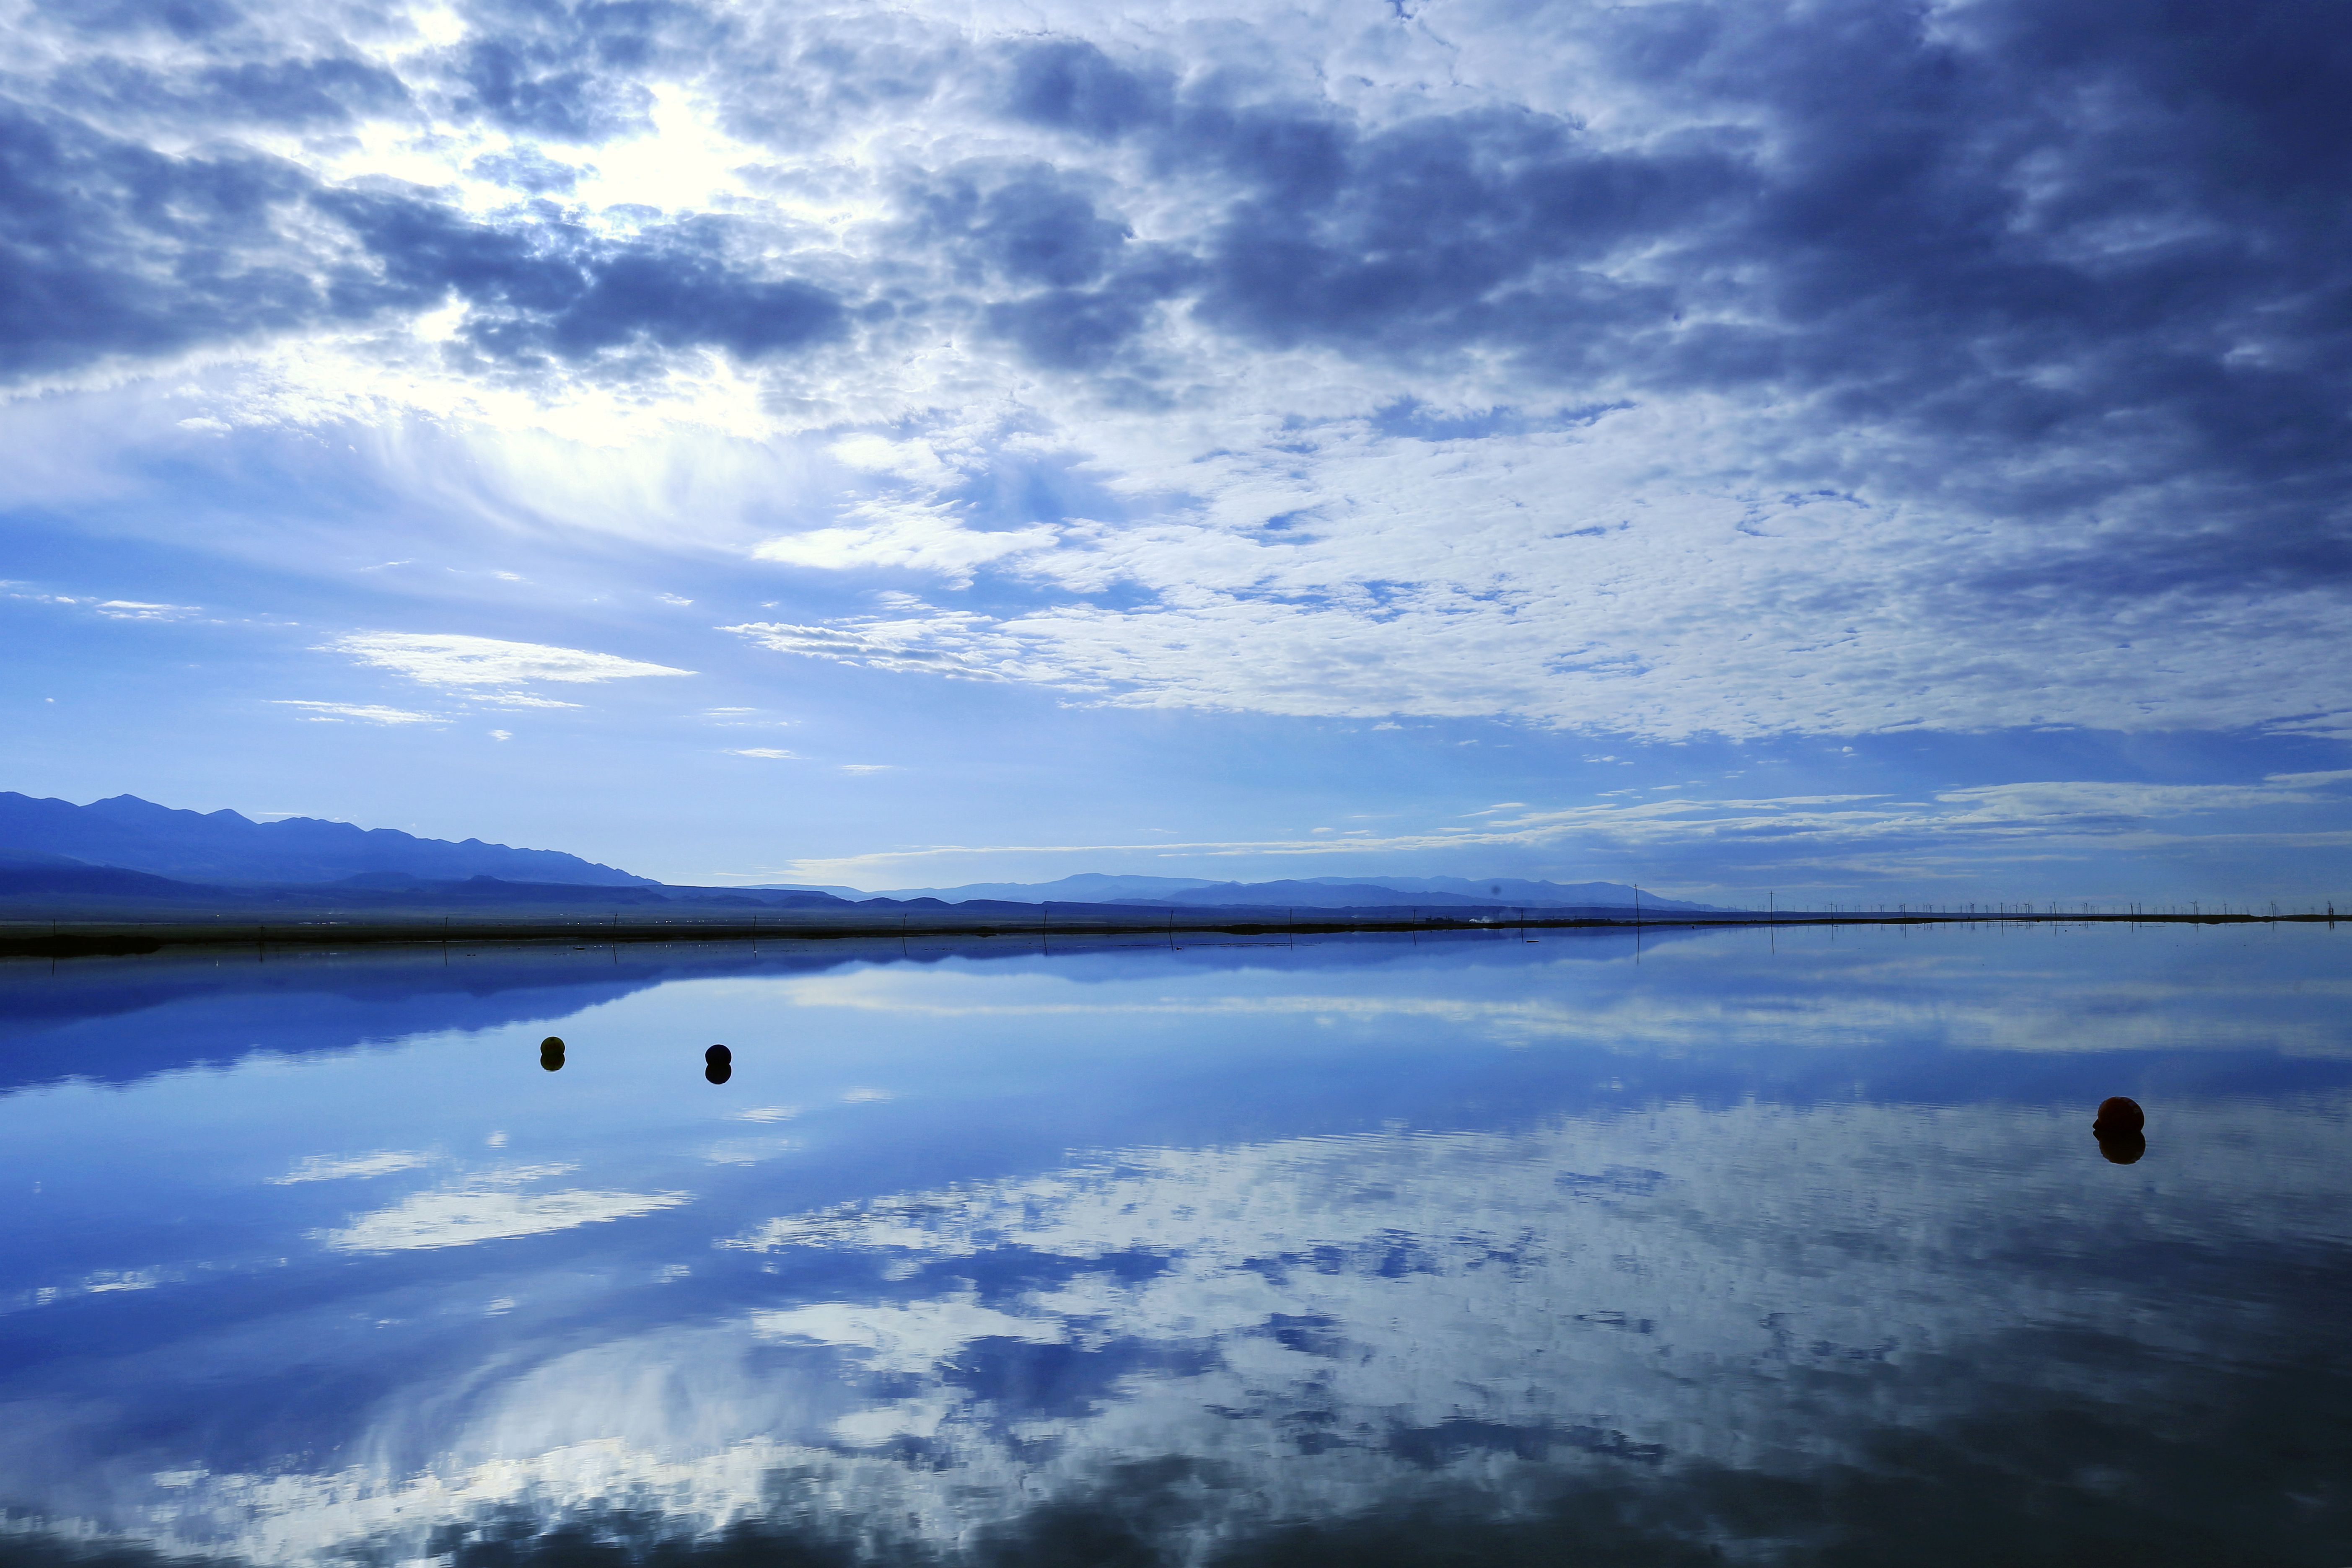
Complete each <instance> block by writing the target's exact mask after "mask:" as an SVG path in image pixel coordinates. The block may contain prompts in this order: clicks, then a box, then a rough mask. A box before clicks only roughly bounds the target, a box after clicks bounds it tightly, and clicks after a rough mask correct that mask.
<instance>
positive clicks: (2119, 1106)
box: [2091, 1094, 2147, 1138]
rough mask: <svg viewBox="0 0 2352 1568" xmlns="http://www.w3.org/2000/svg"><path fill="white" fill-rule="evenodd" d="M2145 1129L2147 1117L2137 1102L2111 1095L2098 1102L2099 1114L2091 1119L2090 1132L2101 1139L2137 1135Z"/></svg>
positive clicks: (2119, 1095)
mask: <svg viewBox="0 0 2352 1568" xmlns="http://www.w3.org/2000/svg"><path fill="white" fill-rule="evenodd" d="M2146 1130H2147V1113H2145V1112H2143V1111H2142V1110H2141V1109H2140V1108H2139V1102H2138V1101H2137V1100H2129V1099H2126V1098H2125V1097H2124V1096H2123V1095H2121V1094H2111V1095H2109V1096H2108V1097H2107V1098H2106V1099H2105V1100H2102V1101H2100V1102H2099V1113H2098V1114H2097V1115H2096V1116H2094V1117H2093V1118H2091V1131H2092V1132H2093V1133H2095V1134H2097V1135H2098V1136H2100V1137H2102V1138H2113V1137H2120V1136H2122V1135H2123V1134H2127V1133H2128V1134H2138V1133H2142V1132H2145V1131H2146Z"/></svg>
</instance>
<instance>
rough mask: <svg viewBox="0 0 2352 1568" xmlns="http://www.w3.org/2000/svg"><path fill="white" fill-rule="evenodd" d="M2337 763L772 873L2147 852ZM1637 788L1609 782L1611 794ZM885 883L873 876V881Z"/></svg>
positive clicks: (2314, 837) (1689, 803) (2314, 780)
mask: <svg viewBox="0 0 2352 1568" xmlns="http://www.w3.org/2000/svg"><path fill="white" fill-rule="evenodd" d="M2347 777H2352V775H2347V774H2342V773H2313V774H2287V775H2278V776H2274V777H2273V778H2270V779H2264V780H2263V781H2262V782H2260V783H2254V784H2145V783H2111V782H2104V781H2098V780H2050V781H2044V782H2039V783H2024V784H2002V785H1989V786H1982V787H1977V788H1970V789H1951V790H1945V791H1942V792H1940V793H1937V794H1936V795H1935V796H1934V797H1932V798H1931V799H1930V800H1910V801H1906V800H1895V799H1893V798H1891V797H1888V796H1885V795H1875V794H1858V795H1798V796H1783V797H1780V798H1767V799H1729V800H1724V799H1715V800H1710V799H1705V798H1694V797H1690V796H1670V797H1666V798H1664V799H1652V800H1612V799H1610V798H1609V797H1606V796H1604V797H1601V798H1600V800H1596V802H1595V803H1592V804H1589V805H1577V806H1565V807H1547V808H1524V809H1517V814H1515V815H1514V814H1507V810H1510V809H1506V808H1500V807H1497V808H1490V809H1489V810H1486V811H1478V812H1472V813H1469V815H1471V816H1474V817H1478V818H1483V819H1485V820H1484V821H1481V822H1480V823H1479V825H1478V826H1476V827H1463V826H1459V825H1456V824H1451V823H1442V824H1436V825H1433V826H1432V827H1429V828H1424V829H1420V830H1407V831H1398V832H1391V833H1386V834H1381V835H1377V836H1375V835H1372V834H1370V833H1364V832H1361V831H1358V832H1351V833H1350V834H1349V835H1346V836H1342V835H1339V834H1331V835H1329V836H1321V835H1318V834H1317V833H1313V832H1310V833H1309V834H1308V836H1307V837H1304V838H1294V839H1242V840H1195V841H1182V842H1169V841H1160V842H1131V843H1086V844H1039V843H1021V844H933V845H927V846H921V847H917V848H910V849H903V850H889V851H881V852H874V853H871V854H863V855H846V856H838V857H828V858H812V859H808V860H802V861H796V862H792V863H791V864H790V865H788V866H786V867H785V868H784V869H783V870H782V872H781V873H779V874H781V875H782V876H785V877H788V878H790V879H792V880H794V881H807V882H838V883H852V884H857V883H860V882H861V880H862V881H863V882H864V883H865V884H866V885H889V883H890V881H891V880H894V879H898V878H900V877H902V876H903V875H905V874H907V873H908V871H909V869H910V868H913V867H918V866H922V865H926V864H935V863H937V862H957V861H970V860H977V859H986V858H989V857H994V856H1011V855H1021V856H1029V855H1071V856H1086V857H1092V858H1098V857H1102V856H1106V855H1150V856H1152V857H1154V858H1158V859H1185V858H1192V857H1201V858H1206V859H1230V858H1235V857H1244V856H1270V857H1291V856H1329V855H1346V856H1350V857H1354V856H1361V855H1368V854H1375V853H1381V854H1394V855H1402V854H1412V853H1418V852H1428V851H1433V850H1434V851H1442V852H1445V853H1447V854H1449V855H1458V854H1459V853H1460V852H1463V851H1465V850H1467V849H1477V848H1485V849H1492V850H1496V851H1506V850H1507V851H1537V850H1549V851H1558V850H1559V849H1560V848H1562V847H1563V846H1569V845H1578V844H1582V845H1587V846H1591V845H1611V846H1621V847H1622V846H1654V847H1663V846H1668V845H1672V846H1677V847H1680V848H1684V849H1703V848H1704V847H1706V846H1707V845H1710V844H1712V845H1717V846H1725V847H1731V846H1743V845H1752V844H1768V845H1769V846H1772V847H1773V848H1775V849H1776V850H1779V851H1785V852H1792V853H1797V852H1811V851H1818V852H1824V853H1826V852H1855V853H1869V852H1877V851H1880V850H1893V849H1901V848H1909V847H1916V846H1933V845H1938V844H1941V845H1948V846H1952V847H1955V848H1958V847H1961V846H1966V845H1970V844H1977V845H1992V844H2004V845H2005V844H2008V843H2011V841H2042V842H2044V843H2045V844H2046V845H2047V846H2048V847H2050V848H2053V849H2059V848H2063V847H2065V846H2067V845H2069V844H2072V843H2077V842H2089V841H2105V842H2109V843H2118V844H2126V845H2137V846H2139V847H2143V848H2153V847H2157V846H2159V845H2163V844H2168V843H2188V842H2195V841H2205V840H2209V839H2211V838H2213V837H2214V836H2215V835H2214V834H2213V832H2212V831H2211V828H2210V822H2211V821H2212V820H2213V819H2214V818H2215V817H2216V816H2217V815H2218V814H2221V813H2226V812H2231V811H2248V810H2263V809H2266V808H2268V809H2274V808H2280V807H2294V806H2312V807H2324V806H2331V805H2340V804H2341V803H2342V797H2341V796H2340V795H2335V794H2329V793H2324V792H2322V791H2323V790H2325V789H2326V787H2327V786H2329V785H2332V784H2337V783H2341V782H2343V781H2344V779H2346V778H2347ZM1629 793H1631V791H1623V790H1619V791H1612V792H1611V795H1612V796H1621V795H1624V794H1629ZM2276 836H2277V837H2279V838H2280V839H2281V841H2296V840H2300V841H2305V842H2307V843H2309V844H2312V845H2314V846H2317V845H2319V844H2322V843H2328V844H2334V843H2343V842H2352V833H2346V832H2314V831H2287V832H2284V833H2283V834H2279V835H2276ZM877 878H879V879H883V880H881V881H879V882H877V880H876V879H877Z"/></svg>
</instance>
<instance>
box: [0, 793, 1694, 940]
mask: <svg viewBox="0 0 2352 1568" xmlns="http://www.w3.org/2000/svg"><path fill="white" fill-rule="evenodd" d="M320 897H331V899H333V900H334V901H336V902H338V903H352V904H361V903H364V904H372V905H376V906H383V907H410V906H414V907H425V906H430V907H434V908H446V907H451V906H456V907H475V906H480V905H483V904H532V905H540V906H549V905H554V904H581V905H583V906H585V905H588V904H595V905H598V906H600V907H601V906H622V905H630V906H635V905H640V904H690V905H694V906H697V907H714V908H715V907H728V906H737V907H740V906H764V907H770V908H794V907H797V908H811V907H820V906H824V905H826V904H869V905H880V906H883V907H898V906H900V905H905V904H922V905H930V906H934V907H935V906H937V905H940V904H1029V905H1035V904H1121V905H1129V906H1133V905H1142V906H1145V907H1150V908H1166V909H1178V908H1183V909H1206V908H1220V909H1249V908H1259V909H1265V908H1280V909H1375V908H1377V909H1402V908H1407V907H1412V906H1418V907H1420V908H1423V909H1432V910H1434V909H1447V908H1457V907H1459V908H1481V909H1493V908H1497V907H1501V908H1514V907H1519V908H1528V909H1593V910H1616V909H1630V908H1632V907H1633V904H1634V902H1635V897H1636V895H1635V893H1634V890H1633V888H1632V887H1631V886H1629V885H1627V884H1625V883H1614V882H1582V883H1553V882H1529V881H1526V880H1523V879H1519V878H1513V877H1494V878H1490V879H1487V880H1485V881H1479V880H1475V879H1469V878H1464V877H1458V876H1423V877H1412V876H1390V877H1370V876H1324V877H1311V878H1303V879H1296V880H1288V881H1282V882H1247V883H1244V882H1212V881H1209V880H1207V879H1205V878H1201V877H1181V876H1114V875H1107V874H1105V873H1100V872H1086V873H1080V874H1078V875H1076V876H1066V877H1063V878H1061V879H1060V880H1058V881H1055V882H1035V883H1028V882H988V883H966V884H964V885H963V886H961V887H902V888H893V889H890V890H888V891H887V892H882V893H868V892H866V891H864V890H863V889H859V888H855V887H843V886H838V885H834V886H817V885H809V884H782V883H771V884H767V885H764V886H757V887H726V888H718V887H678V886H672V885H667V884H664V883H658V882H656V881H654V880H653V879H652V878H650V877H642V876H635V875H632V874H631V873H627V872H625V871H620V870H616V869H615V868H614V867H612V866H608V865H599V864H597V863H596V862H593V861H584V860H582V859H580V858H579V857H578V856H577V855H568V854H563V853H562V852H558V851H555V850H520V849H513V848H510V847H509V846H508V845H505V844H486V843H484V842H482V841H480V840H478V839H467V840H466V841H464V842H462V843H451V842H449V841H446V840H445V839H420V838H416V837H415V836H414V835H412V834H408V833H403V832H398V831H394V830H392V829H389V828H375V829H362V828H357V827H353V826H352V824H350V823H349V822H329V821H320V820H319V819H317V818H313V817H289V818H287V819H285V820H283V821H275V822H256V821H252V820H250V819H249V818H247V817H242V816H239V815H238V814H237V813H236V812H235V811H213V812H209V813H205V812H197V811H183V810H173V809H172V808H170V807H167V806H158V805H155V804H153V803H152V802H151V801H147V800H140V799H139V798H138V797H137V796H135V795H117V796H115V797H113V798H112V799H110V800H95V801H92V802H91V803H90V804H89V805H87V806H76V805H74V804H72V803H71V802H70V801H66V800H36V799H34V798H32V797H30V796H26V795H19V794H16V793H14V792H0V900H5V901H7V902H9V903H11V904H20V905H21V904H24V903H25V902H26V901H38V902H40V903H41V904H44V905H45V906H47V905H68V906H69V905H71V904H75V903H78V902H79V903H91V902H95V903H101V904H116V905H120V904H127V903H141V904H162V905H175V906H186V905H196V904H215V903H224V902H226V903H228V904H238V905H246V904H257V903H283V902H285V901H286V900H287V899H289V898H295V899H299V900H303V901H307V902H316V901H317V900H318V899H319V898H320ZM1639 898H1640V903H1641V905H1642V907H1643V908H1644V909H1654V910H1656V911H1658V912H1659V913H1660V914H1670V913H1688V914H1702V913H1714V912H1716V911H1717V906H1715V905H1712V904H1691V903H1687V902H1685V901H1683V900H1680V899H1672V898H1660V897H1658V896H1656V895H1655V894H1650V893H1647V892H1644V893H1642V894H1640V895H1639Z"/></svg>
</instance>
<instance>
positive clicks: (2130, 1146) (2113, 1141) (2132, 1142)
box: [2099, 1133, 2147, 1166]
mask: <svg viewBox="0 0 2352 1568" xmlns="http://www.w3.org/2000/svg"><path fill="white" fill-rule="evenodd" d="M2099 1153H2101V1154H2103V1155H2105V1156H2106V1157H2107V1158H2108V1159H2109V1160H2111V1161H2113V1162H2114V1163H2115V1164H2116V1165H2119V1166H2127V1165H2132V1164H2135V1163H2136V1162H2137V1160H2138V1159H2139V1157H2140V1155H2144V1154H2146V1153H2147V1139H2146V1138H2144V1137H2142V1136H2140V1135H2139V1134H2137V1133H2109V1134H2107V1135H2106V1136H2105V1137H2103V1138H2101V1139H2100V1140H2099Z"/></svg>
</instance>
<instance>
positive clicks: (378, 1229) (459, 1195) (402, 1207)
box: [320, 1166, 693, 1252]
mask: <svg viewBox="0 0 2352 1568" xmlns="http://www.w3.org/2000/svg"><path fill="white" fill-rule="evenodd" d="M567 1168H568V1167H566V1166H524V1167H520V1168H517V1169H513V1170H508V1171H503V1172H494V1173H489V1174H487V1175H484V1176H478V1177H476V1178H475V1179H474V1180H473V1181H472V1182H469V1183H467V1184H466V1185H464V1186H453V1187H442V1188H436V1189H435V1190H433V1191H430V1192H420V1193H416V1194H414V1195H412V1196H410V1197H406V1198H404V1199H402V1200H401V1201H400V1202H398V1203H396V1204H394V1205H393V1206H391V1207H388V1208H381V1209H377V1210H375V1211H374V1212H373V1213H369V1214H362V1215H358V1216H356V1217H354V1218H352V1221H351V1223H350V1224H348V1225H346V1226H345V1227H344V1228H342V1229H341V1230H331V1231H324V1232H321V1233H320V1240H321V1241H323V1242H324V1243H325V1244H326V1245H327V1246H329V1247H331V1248H333V1249H336V1250H337V1251H341V1252H398V1251H413V1250H423V1249H432V1248H440V1247H466V1246H471V1245H473V1244H474V1243H476V1242H480V1241H500V1240H505V1239H509V1238H511V1237H517V1236H537V1235H541V1234H543V1233H545V1232H548V1231H552V1230H569V1229H572V1228H573V1227H575V1226H581V1225H595V1224H600V1223H603V1222H604V1221H607V1220H614V1219H626V1218H631V1217H633V1216H635V1215H640V1214H651V1213H653V1212H655V1211H656V1210H657V1209H664V1208H675V1207H677V1206H678V1205H679V1204H682V1203H685V1202H687V1201H688V1200H689V1199H690V1198H691V1197H692V1196H693V1195H692V1194H690V1193H684V1192H650V1193H647V1192H590V1191H584V1190H577V1189H574V1190H568V1191H559V1192H539V1193H524V1192H518V1191H516V1190H514V1188H515V1187H517V1186H520V1185H521V1184H522V1183H525V1182H528V1181H532V1180H536V1179H540V1178H541V1177H543V1176H551V1175H556V1174H560V1173H561V1172H562V1171H563V1170H565V1169H567Z"/></svg>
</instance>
